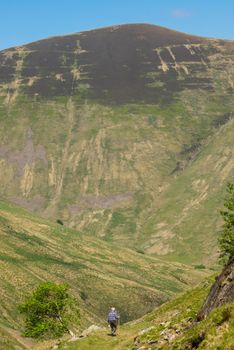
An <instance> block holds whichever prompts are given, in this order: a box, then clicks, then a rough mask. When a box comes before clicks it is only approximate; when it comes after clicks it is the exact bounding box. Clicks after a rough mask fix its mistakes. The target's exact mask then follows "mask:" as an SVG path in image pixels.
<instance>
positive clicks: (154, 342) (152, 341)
mask: <svg viewBox="0 0 234 350" xmlns="http://www.w3.org/2000/svg"><path fill="white" fill-rule="evenodd" d="M147 343H148V344H149V345H152V344H156V343H158V340H157V339H150V340H148V341H147Z"/></svg>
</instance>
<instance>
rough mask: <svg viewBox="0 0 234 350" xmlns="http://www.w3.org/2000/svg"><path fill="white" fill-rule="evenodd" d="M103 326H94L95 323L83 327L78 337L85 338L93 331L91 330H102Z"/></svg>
mask: <svg viewBox="0 0 234 350" xmlns="http://www.w3.org/2000/svg"><path fill="white" fill-rule="evenodd" d="M102 329H103V328H102V327H100V326H96V325H95V324H92V326H90V327H89V328H87V329H85V330H84V331H83V332H82V333H81V335H80V338H85V337H87V336H88V335H89V334H91V333H93V332H96V331H100V330H102Z"/></svg>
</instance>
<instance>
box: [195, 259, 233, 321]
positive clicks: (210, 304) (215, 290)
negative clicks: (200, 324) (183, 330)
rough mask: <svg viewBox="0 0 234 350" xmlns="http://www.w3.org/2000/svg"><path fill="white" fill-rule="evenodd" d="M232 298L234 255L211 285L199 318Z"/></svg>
mask: <svg viewBox="0 0 234 350" xmlns="http://www.w3.org/2000/svg"><path fill="white" fill-rule="evenodd" d="M232 300H234V257H232V258H231V259H230V261H229V263H228V264H227V265H226V266H225V267H224V269H223V271H222V272H221V274H220V275H219V276H218V277H217V279H216V281H215V283H214V284H213V286H212V287H211V290H210V293H209V295H208V297H207V299H206V300H205V302H204V304H203V306H202V308H201V310H200V311H199V313H198V315H197V320H198V321H200V320H202V319H203V318H205V317H207V316H208V315H209V313H210V312H211V311H212V310H213V309H214V308H216V307H218V306H221V305H224V304H226V303H227V302H229V301H232Z"/></svg>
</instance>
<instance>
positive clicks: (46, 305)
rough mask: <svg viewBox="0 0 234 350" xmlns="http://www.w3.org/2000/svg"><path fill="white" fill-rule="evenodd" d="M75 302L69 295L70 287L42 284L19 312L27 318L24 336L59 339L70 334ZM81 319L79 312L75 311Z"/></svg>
mask: <svg viewBox="0 0 234 350" xmlns="http://www.w3.org/2000/svg"><path fill="white" fill-rule="evenodd" d="M73 305H74V302H73V300H72V298H71V297H70V296H69V294H68V286H67V285H64V284H55V283H52V282H46V283H42V284H40V285H39V286H38V287H37V288H36V290H35V291H34V292H33V293H32V295H31V296H30V297H29V298H28V299H27V300H26V302H25V303H23V304H21V305H19V310H20V312H21V313H23V314H25V316H26V326H25V332H24V335H25V336H27V337H33V338H42V337H47V338H51V337H58V336H61V335H63V334H64V333H65V332H68V331H69V329H68V324H69V321H71V320H72V319H74V310H73V315H72V312H71V309H72V306H73ZM75 314H76V318H77V320H78V318H79V310H78V308H76V310H75Z"/></svg>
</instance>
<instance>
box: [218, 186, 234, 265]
mask: <svg viewBox="0 0 234 350" xmlns="http://www.w3.org/2000/svg"><path fill="white" fill-rule="evenodd" d="M224 206H225V208H226V210H222V211H221V212H220V213H221V215H222V217H223V220H224V224H223V230H222V232H221V236H220V239H219V245H220V250H221V257H227V258H228V259H231V258H232V257H233V256H234V184H231V183H229V184H228V185H227V197H226V198H225V201H224Z"/></svg>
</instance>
